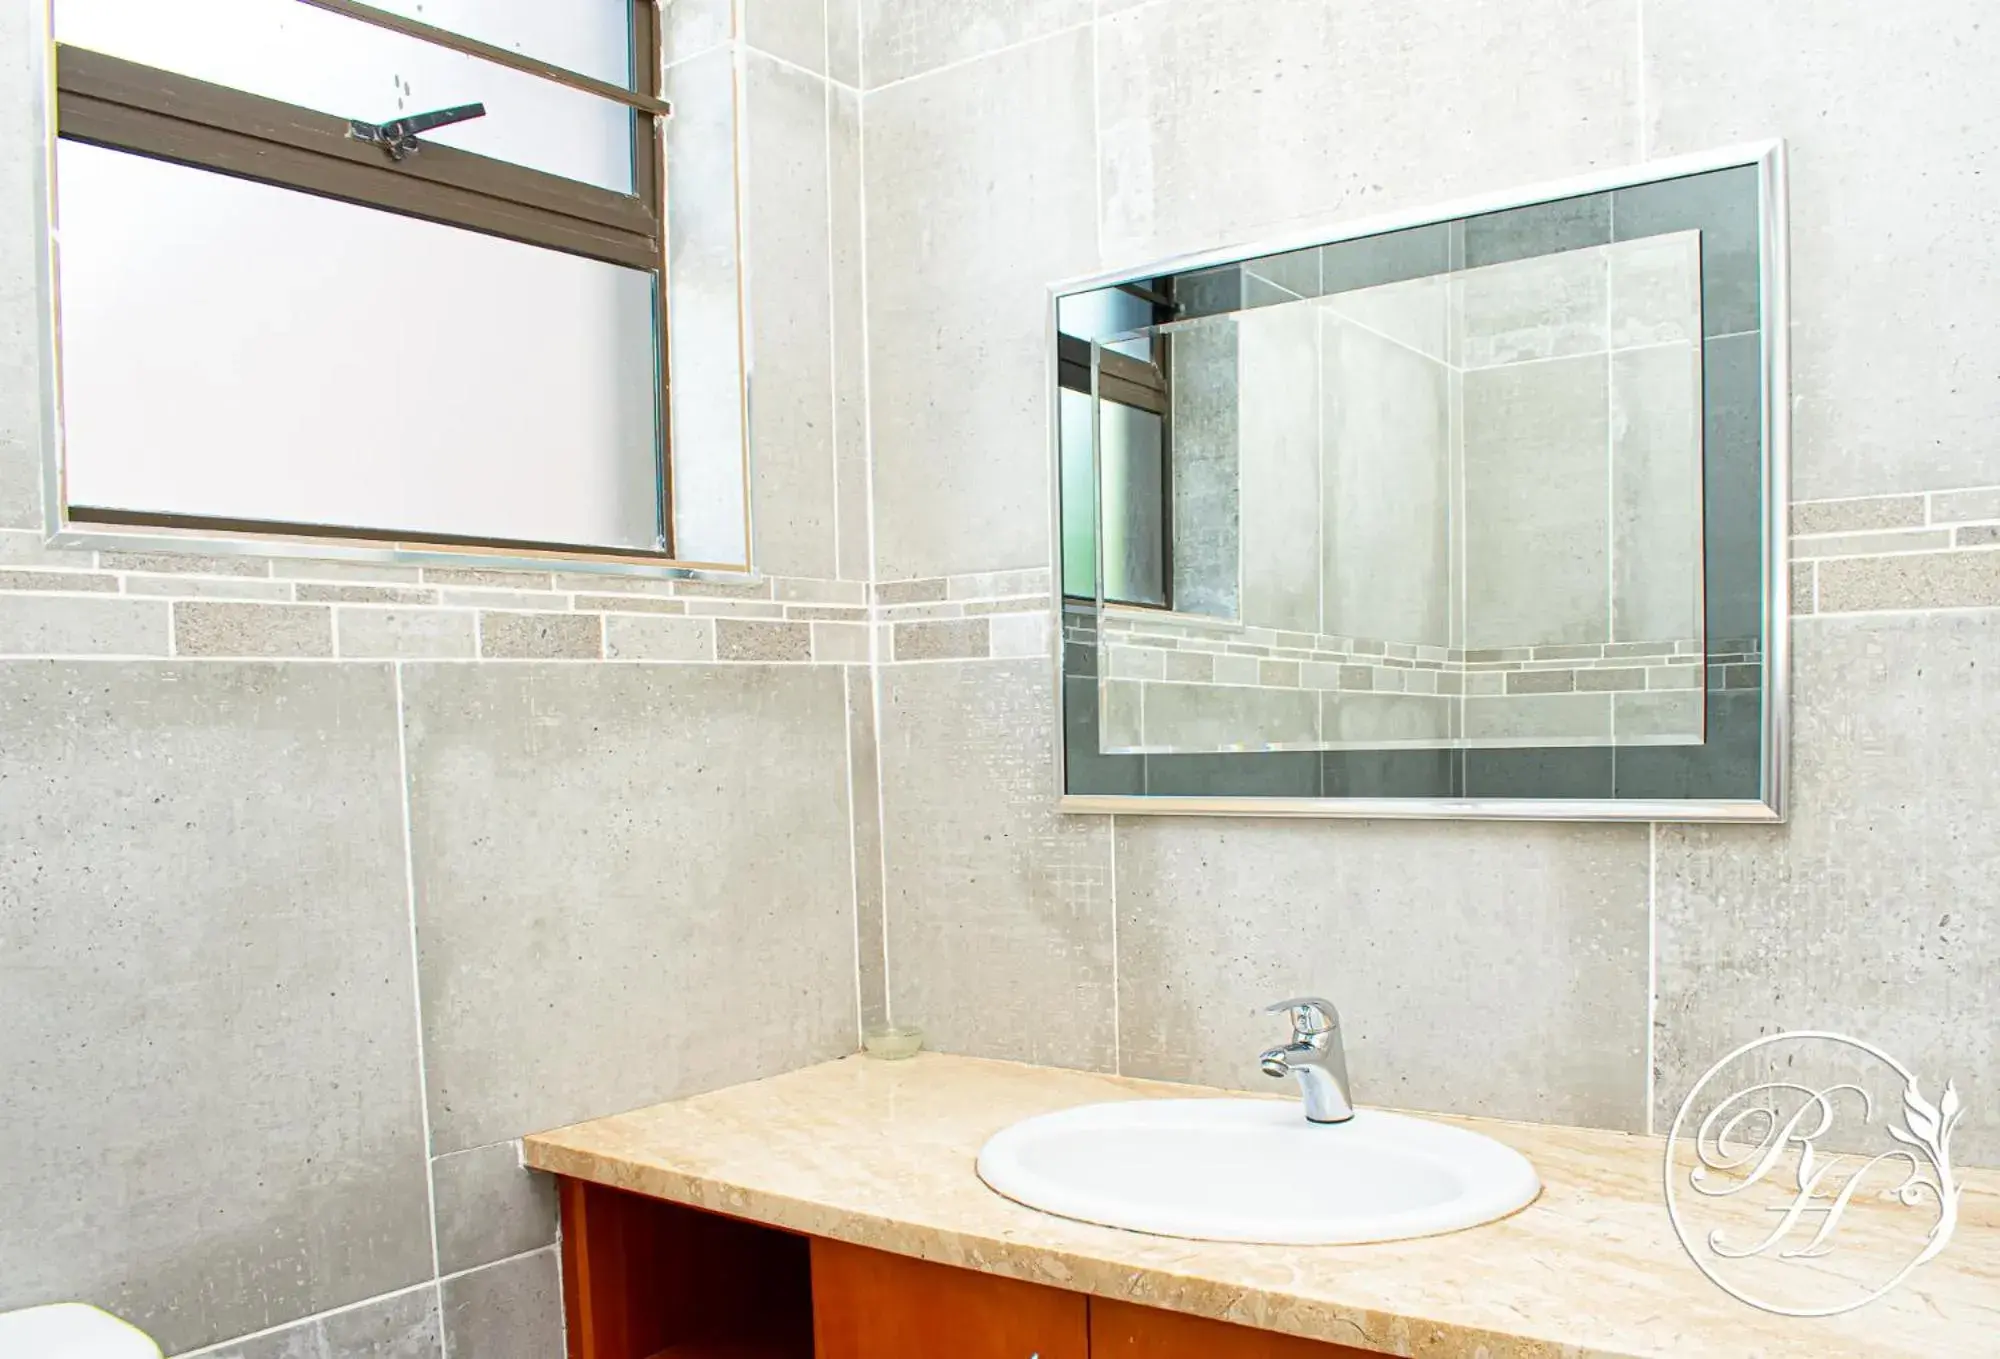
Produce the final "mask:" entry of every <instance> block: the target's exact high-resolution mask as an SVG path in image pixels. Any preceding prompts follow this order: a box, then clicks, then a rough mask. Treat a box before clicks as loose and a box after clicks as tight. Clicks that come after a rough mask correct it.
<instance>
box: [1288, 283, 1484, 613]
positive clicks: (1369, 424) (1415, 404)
mask: <svg viewBox="0 0 2000 1359" xmlns="http://www.w3.org/2000/svg"><path fill="white" fill-rule="evenodd" d="M1436 300H1437V302H1438V303H1439V304H1440V305H1439V306H1438V307H1437V309H1436V310H1437V311H1438V313H1439V314H1440V315H1442V305H1441V303H1442V300H1443V298H1442V293H1441V292H1440V293H1439V294H1438V295H1437V298H1436ZM1419 305H1421V303H1419ZM1321 347H1322V353H1323V355H1324V365H1325V366H1324V372H1325V388H1324V395H1323V399H1322V403H1321V410H1322V413H1323V420H1324V426H1323V428H1324V442H1323V444H1322V447H1321V450H1320V475H1321V477H1322V478H1323V479H1324V484H1323V487H1322V490H1321V502H1322V503H1321V506H1320V511H1319V512H1320V516H1321V518H1322V520H1323V521H1324V527H1323V529H1322V530H1321V532H1320V535H1319V536H1320V549H1321V555H1322V561H1321V563H1320V569H1319V575H1318V579H1317V581H1316V582H1315V584H1316V585H1317V588H1318V592H1319V595H1320V599H1321V608H1322V609H1323V611H1324V613H1323V617H1322V620H1321V622H1320V624H1319V626H1317V627H1315V628H1314V629H1312V631H1314V632H1330V633H1337V634H1340V635H1342V636H1348V637H1379V638H1385V639H1386V638H1394V639H1396V640H1397V641H1402V642H1424V643H1429V644H1431V645H1434V646H1446V645H1448V644H1449V643H1450V641H1451V615H1452V608H1451V598H1450V596H1451V594H1452V590H1451V580H1450V572H1449V571H1448V570H1447V567H1448V564H1449V561H1448V545H1447V535H1448V526H1449V523H1450V513H1451V506H1450V472H1451V425H1452V391H1451V384H1450V381H1449V377H1448V373H1447V370H1446V369H1445V366H1444V365H1443V364H1442V363H1439V362H1437V361H1436V360H1434V359H1430V358H1427V357H1425V356H1424V355H1422V354H1418V353H1416V352H1414V351H1412V350H1410V349H1407V348H1405V347H1403V346H1402V345H1399V344H1396V343H1393V342H1392V341H1390V340H1388V339H1385V338H1383V337H1382V336H1380V335H1377V334H1371V333H1370V332H1368V331H1365V330H1362V329H1360V328H1359V327H1357V326H1353V325H1348V324H1344V323H1341V322H1339V321H1337V320H1335V319H1334V318H1332V317H1328V318H1327V320H1326V324H1324V325H1323V326H1322V327H1321ZM1253 621H1254V620H1253Z"/></svg>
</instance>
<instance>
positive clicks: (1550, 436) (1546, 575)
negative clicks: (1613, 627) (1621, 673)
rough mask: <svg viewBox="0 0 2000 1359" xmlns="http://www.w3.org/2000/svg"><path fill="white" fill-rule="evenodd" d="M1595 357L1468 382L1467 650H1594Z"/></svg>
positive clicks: (1600, 372)
mask: <svg viewBox="0 0 2000 1359" xmlns="http://www.w3.org/2000/svg"><path fill="white" fill-rule="evenodd" d="M1606 371H1607V370H1606V358H1605V356H1604V355H1603V354H1592V355H1585V356H1582V357H1579V358H1572V359H1560V360H1554V361H1551V362H1548V363H1528V364H1518V365H1513V366H1510V367H1504V368H1484V369H1479V370H1477V371H1474V372H1469V373H1467V374H1466V375H1465V415H1464V429H1465V433H1464V444H1465V453H1464V457H1465V483H1464V485H1465V489H1464V497H1465V507H1466V509H1465V519H1466V531H1465V553H1466V563H1465V644H1466V645H1467V646H1469V647H1495V646H1521V645H1525V644H1530V643H1535V644H1540V643H1549V642H1601V641H1604V640H1605V639H1606V635H1607V632H1606V630H1607V628H1608V627H1609V619H1608V618H1607V617H1606V612H1607V609H1608V589H1609V571H1610V563H1609V562H1608V561H1607V560H1606V557H1607V548H1608V546H1609V531H1610V524H1609V522H1608V520H1609V516H1610V509H1609V507H1608V505H1607V500H1608V498H1609V495H1608V484H1607V480H1606V474H1607V469H1606V462H1605V456H1606V451H1607V449H1608V447H1609V437H1610V431H1609V429H1608V428H1607V422H1608V419H1609V415H1608V411H1607V409H1606V408H1607V406H1608V404H1609V402H1608V401H1607V394H1606V386H1605V375H1606Z"/></svg>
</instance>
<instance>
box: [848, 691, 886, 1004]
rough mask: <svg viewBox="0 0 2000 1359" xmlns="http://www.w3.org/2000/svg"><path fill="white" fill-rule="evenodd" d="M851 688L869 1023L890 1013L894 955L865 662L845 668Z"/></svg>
mask: <svg viewBox="0 0 2000 1359" xmlns="http://www.w3.org/2000/svg"><path fill="white" fill-rule="evenodd" d="M841 670H842V674H843V675H844V676H845V677H846V687H847V779H848V785H847V786H848V800H849V805H850V806H851V807H853V809H854V846H853V851H854V947H855V954H856V956H855V966H856V978H855V981H856V986H857V989H858V990H859V991H860V993H861V1022H862V1024H863V1025H864V1026H874V1025H879V1024H883V1023H886V1022H887V1020H888V1016H889V959H888V954H887V953H886V951H885V949H886V944H887V940H886V939H885V938H884V937H883V933H882V797H881V782H880V761H879V758H878V754H877V749H876V741H875V680H874V673H873V672H872V671H870V670H869V669H868V668H867V667H865V666H859V665H849V666H843V667H842V668H841Z"/></svg>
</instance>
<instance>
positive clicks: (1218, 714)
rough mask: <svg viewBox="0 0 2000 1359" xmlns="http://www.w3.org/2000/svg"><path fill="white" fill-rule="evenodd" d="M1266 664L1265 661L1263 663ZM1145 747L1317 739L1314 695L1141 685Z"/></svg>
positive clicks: (1221, 746) (1243, 688)
mask: <svg viewBox="0 0 2000 1359" xmlns="http://www.w3.org/2000/svg"><path fill="white" fill-rule="evenodd" d="M1267 664H1268V662H1267ZM1143 688H1144V689H1145V692H1146V722H1145V732H1144V736H1145V744H1146V745H1149V746H1158V747H1161V748H1163V749H1166V750H1182V751H1213V750H1227V749H1229V748H1231V747H1236V746H1249V747H1256V746H1260V745H1265V744H1267V743H1268V744H1275V745H1295V746H1296V745H1309V744H1311V743H1312V742H1314V741H1316V740H1318V739H1319V695H1318V694H1317V693H1316V692H1314V691H1312V690H1310V689H1287V688H1254V687H1251V686H1249V685H1216V684H1147V685H1144V686H1143Z"/></svg>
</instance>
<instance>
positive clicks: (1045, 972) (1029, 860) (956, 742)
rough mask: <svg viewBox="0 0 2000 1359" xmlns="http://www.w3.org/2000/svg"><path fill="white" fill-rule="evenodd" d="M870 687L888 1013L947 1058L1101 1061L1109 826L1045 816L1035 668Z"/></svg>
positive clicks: (1106, 1047) (962, 670)
mask: <svg viewBox="0 0 2000 1359" xmlns="http://www.w3.org/2000/svg"><path fill="white" fill-rule="evenodd" d="M880 682H881V685H882V730H881V750H882V796H883V807H884V816H885V820H884V825H883V840H884V844H885V847H886V861H887V867H888V920H889V960H890V968H891V970H890V975H889V985H890V1000H891V1006H892V1009H893V1012H894V1015H895V1019H896V1021H897V1022H898V1023H914V1024H920V1025H922V1026H923V1028H924V1030H925V1033H926V1034H927V1035H928V1037H927V1041H928V1042H929V1044H930V1046H932V1047H934V1048H938V1049H941V1050H943V1051H947V1052H962V1053H970V1054H972V1055H974V1056H986V1057H1010V1058H1015V1059H1018V1060H1022V1061H1033V1062H1049V1063H1053V1064H1055V1065H1058V1066H1074V1067H1088V1068H1094V1069H1109V1068H1110V1067H1111V1065H1112V1063H1113V1060H1114V1054H1113V1051H1112V1047H1113V1042H1112V1004H1113V998H1112V981H1111V977H1112V968H1111V900H1110V894H1111V841H1110V827H1109V825H1108V824H1107V823H1106V819H1105V818H1101V817H1066V816H1062V815H1060V814H1059V813H1058V812H1057V811H1056V808H1055V801H1054V799H1053V797H1051V795H1050V794H1051V791H1052V788H1053V784H1054V778H1055V773H1054V744H1053V743H1054V740H1055V730H1054V728H1055V713H1054V711H1053V710H1052V709H1053V701H1052V700H1053V696H1052V695H1051V694H1050V693H1049V685H1048V667H1047V666H1046V664H1044V663H1043V662H1041V661H1033V660H1022V661H970V662H965V663H962V664H950V663H943V664H936V665H909V666H900V665H899V666H888V667H886V668H884V669H883V670H882V671H881V681H880Z"/></svg>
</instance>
